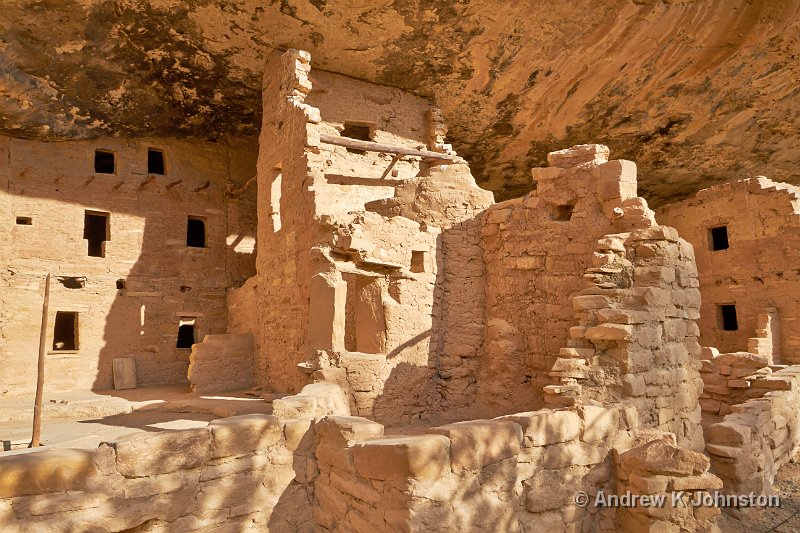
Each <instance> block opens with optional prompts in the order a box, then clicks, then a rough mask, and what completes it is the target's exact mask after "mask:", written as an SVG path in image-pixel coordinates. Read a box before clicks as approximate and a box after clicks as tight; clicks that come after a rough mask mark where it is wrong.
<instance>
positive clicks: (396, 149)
mask: <svg viewBox="0 0 800 533" xmlns="http://www.w3.org/2000/svg"><path fill="white" fill-rule="evenodd" d="M319 140H320V142H323V143H325V144H333V145H335V146H344V147H345V148H352V149H354V150H365V151H367V152H382V153H385V154H397V155H401V156H402V155H408V156H416V157H422V158H425V159H436V160H438V161H447V162H448V163H460V162H462V161H463V160H462V159H461V158H460V157H457V156H452V155H448V154H440V153H439V152H431V151H430V150H415V149H414V148H404V147H402V146H392V145H390V144H381V143H374V142H372V141H360V140H358V139H350V138H349V137H336V136H334V135H320V136H319Z"/></svg>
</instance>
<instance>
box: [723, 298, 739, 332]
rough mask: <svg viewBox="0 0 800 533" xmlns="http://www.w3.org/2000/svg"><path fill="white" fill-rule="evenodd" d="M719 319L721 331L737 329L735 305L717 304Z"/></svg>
mask: <svg viewBox="0 0 800 533" xmlns="http://www.w3.org/2000/svg"><path fill="white" fill-rule="evenodd" d="M719 320H720V326H721V327H722V330H723V331H738V330H739V322H738V321H737V320H736V306H735V305H733V304H729V305H720V306H719Z"/></svg>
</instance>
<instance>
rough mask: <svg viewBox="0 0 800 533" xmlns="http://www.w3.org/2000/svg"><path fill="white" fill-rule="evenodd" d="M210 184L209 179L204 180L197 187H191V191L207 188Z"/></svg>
mask: <svg viewBox="0 0 800 533" xmlns="http://www.w3.org/2000/svg"><path fill="white" fill-rule="evenodd" d="M210 185H211V181H210V180H209V181H206V182H205V183H204V184H202V185H200V186H199V187H195V188H194V189H192V191H193V192H200V191H202V190H203V189H208V187H209V186H210Z"/></svg>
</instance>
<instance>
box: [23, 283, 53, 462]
mask: <svg viewBox="0 0 800 533" xmlns="http://www.w3.org/2000/svg"><path fill="white" fill-rule="evenodd" d="M49 306H50V273H49V272H48V273H47V278H45V281H44V302H43V303H42V329H41V330H40V331H39V362H38V365H37V368H36V403H35V404H34V405H33V435H31V443H30V445H29V446H28V448H36V447H38V446H40V445H41V444H40V441H41V438H42V399H43V396H44V354H45V343H46V342H47V309H48V307H49Z"/></svg>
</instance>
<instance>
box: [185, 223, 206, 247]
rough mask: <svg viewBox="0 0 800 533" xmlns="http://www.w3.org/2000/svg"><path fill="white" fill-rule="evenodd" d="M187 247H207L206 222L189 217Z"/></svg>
mask: <svg viewBox="0 0 800 533" xmlns="http://www.w3.org/2000/svg"><path fill="white" fill-rule="evenodd" d="M186 246H191V247H192V248H205V247H206V222H205V220H204V219H203V218H201V217H189V219H188V220H187V223H186Z"/></svg>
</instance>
